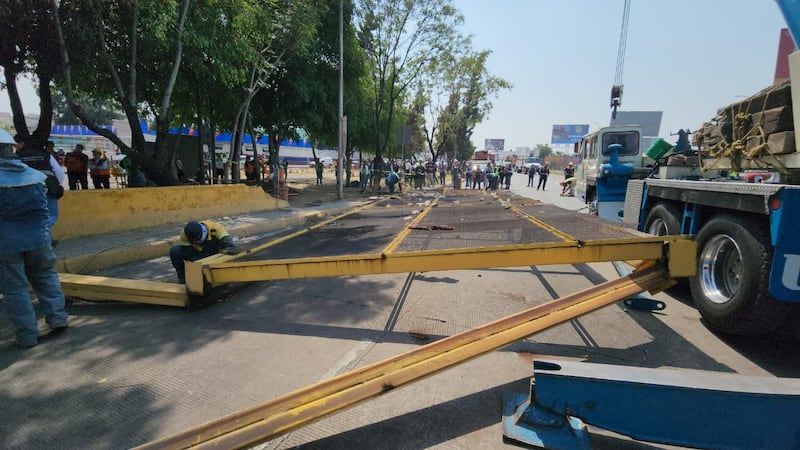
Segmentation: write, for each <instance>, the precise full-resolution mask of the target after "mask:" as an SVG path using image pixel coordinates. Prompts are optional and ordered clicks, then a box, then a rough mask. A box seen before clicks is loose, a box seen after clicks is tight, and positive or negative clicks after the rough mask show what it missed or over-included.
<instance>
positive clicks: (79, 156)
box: [64, 151, 89, 173]
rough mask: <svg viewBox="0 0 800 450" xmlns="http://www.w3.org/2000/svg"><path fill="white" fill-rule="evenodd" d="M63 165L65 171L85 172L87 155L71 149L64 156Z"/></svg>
mask: <svg viewBox="0 0 800 450" xmlns="http://www.w3.org/2000/svg"><path fill="white" fill-rule="evenodd" d="M64 165H65V166H67V172H84V173H85V172H86V170H87V169H88V167H89V157H88V156H86V155H84V154H83V153H81V152H77V151H73V152H69V153H67V156H65V157H64Z"/></svg>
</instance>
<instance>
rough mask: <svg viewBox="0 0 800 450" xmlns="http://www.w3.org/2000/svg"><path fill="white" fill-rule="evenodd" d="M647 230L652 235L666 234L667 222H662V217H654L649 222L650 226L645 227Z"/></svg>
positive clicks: (667, 231)
mask: <svg viewBox="0 0 800 450" xmlns="http://www.w3.org/2000/svg"><path fill="white" fill-rule="evenodd" d="M647 232H648V233H650V234H652V235H653V236H666V235H667V234H669V230H668V229H667V223H666V222H664V219H662V218H660V217H656V218H655V219H653V221H652V222H650V228H648V229H647Z"/></svg>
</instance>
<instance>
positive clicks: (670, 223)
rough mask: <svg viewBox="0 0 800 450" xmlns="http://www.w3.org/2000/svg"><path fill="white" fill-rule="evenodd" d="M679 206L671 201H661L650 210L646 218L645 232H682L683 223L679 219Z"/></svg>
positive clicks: (654, 234) (660, 234)
mask: <svg viewBox="0 0 800 450" xmlns="http://www.w3.org/2000/svg"><path fill="white" fill-rule="evenodd" d="M678 217H679V212H678V208H677V207H675V206H674V205H672V204H670V203H659V204H657V205H656V206H654V207H653V209H651V210H650V213H648V214H647V219H646V220H645V222H644V223H645V225H644V231H645V233H649V234H652V235H653V236H666V235H668V234H680V233H681V229H680V228H681V225H680V220H679V219H678Z"/></svg>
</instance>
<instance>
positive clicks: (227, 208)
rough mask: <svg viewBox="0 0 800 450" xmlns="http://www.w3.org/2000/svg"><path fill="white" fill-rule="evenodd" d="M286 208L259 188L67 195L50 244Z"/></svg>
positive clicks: (215, 187)
mask: <svg viewBox="0 0 800 450" xmlns="http://www.w3.org/2000/svg"><path fill="white" fill-rule="evenodd" d="M288 206H289V204H288V203H287V202H285V201H283V200H278V199H276V198H274V197H272V196H270V195H268V194H266V193H265V192H264V191H263V190H262V189H261V188H260V187H257V186H247V185H244V184H226V185H213V186H171V187H148V188H126V189H97V190H86V191H67V192H65V193H64V197H62V198H61V200H60V201H59V210H60V214H59V218H58V222H56V225H55V227H54V228H53V238H54V239H69V238H74V237H79V236H88V235H91V234H97V233H113V232H119V231H126V230H133V229H137V228H146V227H152V226H159V225H169V224H174V223H181V222H186V221H188V220H192V219H195V220H197V219H205V218H209V217H223V216H229V215H234V214H243V213H249V212H255V211H268V210H272V209H277V208H286V207H288Z"/></svg>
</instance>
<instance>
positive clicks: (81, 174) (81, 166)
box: [64, 144, 89, 191]
mask: <svg viewBox="0 0 800 450" xmlns="http://www.w3.org/2000/svg"><path fill="white" fill-rule="evenodd" d="M64 165H65V166H66V167H67V180H68V182H69V190H70V191H75V190H77V189H78V185H80V187H81V189H89V179H88V178H87V176H86V172H87V171H88V170H89V157H88V156H86V155H85V154H84V153H83V144H78V145H76V146H75V149H74V150H73V151H71V152H69V153H67V156H65V157H64Z"/></svg>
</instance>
